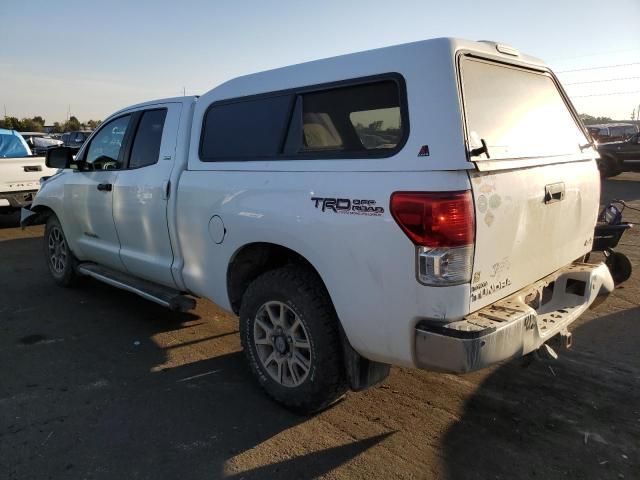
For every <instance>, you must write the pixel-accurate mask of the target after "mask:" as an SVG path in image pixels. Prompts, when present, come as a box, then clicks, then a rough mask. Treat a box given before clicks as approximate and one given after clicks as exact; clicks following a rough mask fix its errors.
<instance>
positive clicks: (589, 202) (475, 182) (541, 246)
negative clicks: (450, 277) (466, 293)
mask: <svg viewBox="0 0 640 480" xmlns="http://www.w3.org/2000/svg"><path fill="white" fill-rule="evenodd" d="M471 185H472V191H473V197H474V203H475V212H476V249H475V258H474V265H473V274H472V277H471V278H472V283H471V311H474V310H477V309H478V308H481V307H484V306H485V305H488V304H490V303H492V302H495V301H497V300H499V299H501V298H502V297H504V296H506V295H509V294H510V293H513V292H515V291H516V290H519V289H521V288H523V287H526V286H527V285H529V284H531V283H533V282H535V281H536V280H539V279H540V278H542V277H544V276H546V275H548V274H550V273H552V272H554V271H555V270H558V269H559V268H562V267H564V266H565V265H567V264H568V263H571V262H572V261H574V260H576V259H578V258H579V257H581V256H583V255H584V254H586V253H587V252H589V251H590V250H591V244H592V241H593V229H594V226H595V223H596V217H597V212H598V203H599V197H600V177H599V174H598V169H597V167H596V166H595V162H594V161H593V160H591V161H582V162H572V163H559V164H554V165H544V166H538V167H532V168H524V169H517V170H501V171H492V172H476V173H473V174H472V175H471Z"/></svg>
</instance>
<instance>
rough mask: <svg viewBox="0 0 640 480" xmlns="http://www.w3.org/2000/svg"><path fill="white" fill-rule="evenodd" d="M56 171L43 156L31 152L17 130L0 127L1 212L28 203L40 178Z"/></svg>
mask: <svg viewBox="0 0 640 480" xmlns="http://www.w3.org/2000/svg"><path fill="white" fill-rule="evenodd" d="M55 173H56V170H55V169H50V168H48V167H47V166H46V165H45V158H44V157H37V156H33V155H32V154H31V149H30V148H29V146H28V145H27V143H26V142H25V140H24V138H22V136H21V135H20V134H19V133H18V132H16V131H14V130H5V129H2V128H0V213H12V212H15V211H17V210H20V208H22V207H26V206H29V205H30V204H31V201H32V200H33V197H34V196H35V194H36V192H37V191H38V189H39V188H40V179H41V178H42V177H46V176H50V175H54V174H55Z"/></svg>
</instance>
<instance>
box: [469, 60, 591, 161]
mask: <svg viewBox="0 0 640 480" xmlns="http://www.w3.org/2000/svg"><path fill="white" fill-rule="evenodd" d="M461 70H462V72H461V73H462V85H463V96H464V104H465V115H466V121H467V130H468V136H469V146H470V149H471V150H473V149H476V148H480V147H481V146H482V141H483V140H484V142H485V143H486V145H487V149H488V151H489V156H490V157H491V159H492V160H493V159H506V158H526V157H529V158H530V157H547V156H556V155H568V154H575V153H580V145H584V144H585V143H588V140H587V139H586V137H585V135H584V133H583V132H582V130H581V129H580V127H578V124H577V123H576V121H575V119H574V118H573V116H572V115H571V112H570V110H569V109H568V107H567V105H566V103H565V101H564V99H563V98H562V96H561V95H560V92H559V90H558V88H557V87H556V85H555V83H554V82H553V79H552V78H551V77H550V76H549V75H546V74H542V73H537V72H533V71H530V70H525V69H521V68H517V67H511V66H505V65H501V64H496V63H491V62H488V61H484V60H479V59H475V58H470V57H464V58H463V60H462V62H461ZM473 158H474V160H479V159H481V158H485V156H484V154H482V155H481V158H477V157H473Z"/></svg>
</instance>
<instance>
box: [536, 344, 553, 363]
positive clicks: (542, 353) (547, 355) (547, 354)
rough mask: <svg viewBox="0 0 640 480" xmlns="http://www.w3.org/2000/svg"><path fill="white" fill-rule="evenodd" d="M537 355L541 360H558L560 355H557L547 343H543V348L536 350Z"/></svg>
mask: <svg viewBox="0 0 640 480" xmlns="http://www.w3.org/2000/svg"><path fill="white" fill-rule="evenodd" d="M536 353H537V354H538V356H539V357H540V358H543V359H545V360H557V359H558V354H557V353H556V351H555V350H554V349H553V348H551V346H549V345H548V344H546V343H543V344H542V346H541V347H540V348H539V349H538V350H536Z"/></svg>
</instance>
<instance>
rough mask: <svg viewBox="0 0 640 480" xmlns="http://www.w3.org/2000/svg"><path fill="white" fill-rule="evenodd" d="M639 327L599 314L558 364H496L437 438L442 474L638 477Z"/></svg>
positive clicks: (627, 314) (631, 316)
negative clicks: (457, 418)
mask: <svg viewBox="0 0 640 480" xmlns="http://www.w3.org/2000/svg"><path fill="white" fill-rule="evenodd" d="M639 322H640V307H636V308H632V309H629V310H622V311H619V312H616V313H613V314H611V315H606V316H602V317H599V318H596V319H593V320H591V321H590V322H588V323H586V324H584V325H583V326H582V327H580V328H578V329H577V330H574V338H575V341H576V344H577V345H579V350H576V351H570V352H566V353H564V354H562V356H561V359H560V361H558V362H534V363H533V364H531V365H530V366H529V367H527V368H524V367H523V366H522V365H523V362H522V361H521V360H515V361H512V362H510V363H507V364H505V365H503V366H501V367H500V368H498V369H497V370H496V371H495V372H494V373H492V374H491V375H490V376H489V377H488V378H487V379H486V380H485V381H484V382H483V383H482V384H481V385H479V387H478V389H477V390H476V392H475V393H474V394H473V396H472V397H471V398H470V399H469V400H468V401H467V402H466V404H465V408H464V414H463V416H462V418H461V419H460V421H458V422H456V423H455V424H454V425H453V426H452V427H451V428H450V429H449V431H448V432H447V433H446V435H445V436H444V439H443V450H444V458H445V470H446V474H447V478H449V479H452V480H458V479H488V478H491V479H499V478H500V479H512V478H518V479H521V478H531V479H533V478H544V479H552V478H553V479H555V478H589V479H590V478H593V479H600V478H640V449H639V448H640V388H639V386H640V356H639V355H638V353H637V352H638V339H639V338H640V335H639V334H638V333H639V330H640V328H639V325H640V323H639ZM612 419H615V422H612ZM620 424H622V425H624V428H619V426H620ZM585 456H586V458H587V459H588V460H586V461H585ZM619 475H622V476H619Z"/></svg>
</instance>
